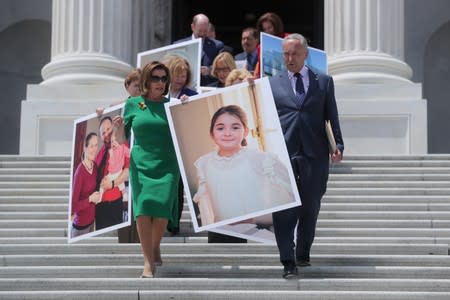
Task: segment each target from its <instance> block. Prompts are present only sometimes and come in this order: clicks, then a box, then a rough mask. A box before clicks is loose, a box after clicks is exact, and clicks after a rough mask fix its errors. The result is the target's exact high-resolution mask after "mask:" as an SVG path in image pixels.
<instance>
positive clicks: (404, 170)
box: [330, 165, 450, 174]
mask: <svg viewBox="0 0 450 300" xmlns="http://www.w3.org/2000/svg"><path fill="white" fill-rule="evenodd" d="M330 173H331V174H450V167H391V168H389V167H373V166H372V167H361V166H360V167H352V166H349V165H345V166H339V167H337V166H335V167H332V168H331V169H330Z"/></svg>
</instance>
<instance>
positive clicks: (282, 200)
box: [193, 105, 294, 226]
mask: <svg viewBox="0 0 450 300" xmlns="http://www.w3.org/2000/svg"><path fill="white" fill-rule="evenodd" d="M209 132H210V137H211V139H212V140H213V141H214V144H215V145H216V147H217V149H216V150H214V151H212V152H209V153H207V154H205V155H203V156H201V157H200V158H199V159H198V160H197V161H196V162H195V167H196V170H197V176H198V190H197V193H196V194H195V195H194V197H193V201H194V202H195V203H196V204H197V205H198V208H199V211H200V218H201V223H202V226H205V225H209V224H213V223H216V222H219V221H222V220H226V219H232V218H236V217H238V216H240V215H243V214H251V213H254V212H258V211H260V210H264V209H268V208H271V207H273V206H276V205H282V204H286V203H289V202H292V201H293V199H294V195H293V193H292V188H291V183H290V179H289V173H288V170H287V168H286V166H285V165H284V164H283V163H282V162H281V161H280V160H279V158H278V157H277V156H276V154H274V153H270V152H262V151H259V150H258V149H255V148H248V147H247V141H246V137H247V135H248V133H249V128H248V126H247V115H246V113H245V111H244V110H243V109H242V108H241V107H239V106H238V105H227V106H223V107H221V108H220V109H218V110H217V111H216V112H215V114H214V115H213V117H212V119H211V124H210V130H209Z"/></svg>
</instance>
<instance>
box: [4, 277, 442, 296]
mask: <svg viewBox="0 0 450 300" xmlns="http://www.w3.org/2000/svg"><path fill="white" fill-rule="evenodd" d="M11 286H14V287H15V291H27V290H31V291H36V292H37V291H42V290H45V289H48V290H52V291H66V290H78V291H82V290H111V291H113V290H141V291H143V290H144V291H145V290H168V291H174V290H176V289H179V290H188V291H189V290H194V291H195V290H203V289H206V290H227V291H228V290H230V291H232V290H247V289H249V288H253V289H254V290H259V291H270V290H277V291H297V290H301V291H308V290H309V291H378V290H385V291H403V292H405V293H407V291H410V292H412V291H422V292H425V291H427V292H450V280H448V279H426V278H420V279H414V278H412V279H403V278H402V279H398V278H389V279H383V278H369V279H368V278H351V279H347V278H333V279H327V278H318V279H315V278H302V279H298V280H284V279H278V278H269V279H259V278H247V279H245V280H243V279H233V278H226V279H223V278H190V279H189V280H186V279H184V278H154V279H153V280H142V279H136V278H95V280H93V281H86V280H85V279H84V278H45V279H36V278H20V279H9V278H1V279H0V291H9V290H10V289H11ZM0 295H1V294H0ZM277 298H279V297H277ZM2 299H3V298H2ZM89 299H91V298H89ZM127 299H128V298H127ZM380 299H381V298H380Z"/></svg>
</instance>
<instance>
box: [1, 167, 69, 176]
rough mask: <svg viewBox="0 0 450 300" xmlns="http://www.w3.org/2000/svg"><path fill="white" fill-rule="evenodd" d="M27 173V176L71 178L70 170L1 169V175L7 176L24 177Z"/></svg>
mask: <svg viewBox="0 0 450 300" xmlns="http://www.w3.org/2000/svg"><path fill="white" fill-rule="evenodd" d="M25 172H26V174H27V175H47V174H52V175H61V176H66V177H67V176H70V168H32V167H31V168H26V169H24V168H0V174H1V175H6V176H8V175H9V176H15V175H19V176H21V175H23V174H24V173H25Z"/></svg>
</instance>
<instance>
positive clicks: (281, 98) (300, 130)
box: [269, 33, 344, 278]
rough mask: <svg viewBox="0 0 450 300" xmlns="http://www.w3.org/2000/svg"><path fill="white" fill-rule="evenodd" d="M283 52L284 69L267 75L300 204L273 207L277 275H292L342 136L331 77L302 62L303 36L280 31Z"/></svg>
mask: <svg viewBox="0 0 450 300" xmlns="http://www.w3.org/2000/svg"><path fill="white" fill-rule="evenodd" d="M283 55H284V62H285V64H286V67H287V69H288V71H284V72H280V73H278V74H276V75H274V76H273V77H271V78H270V79H269V80H270V85H271V88H272V92H273V96H274V100H275V104H276V107H277V112H278V116H279V118H280V123H281V127H282V130H283V134H284V139H285V142H286V145H287V149H288V152H289V156H290V159H291V164H292V168H293V170H294V175H295V177H296V180H297V188H298V191H299V194H300V198H301V201H302V205H301V206H297V207H294V208H290V209H286V210H283V211H279V212H275V213H273V224H274V231H275V238H276V242H277V246H278V250H279V252H280V261H281V263H282V264H283V266H284V271H283V278H293V277H296V276H297V274H298V270H297V266H301V267H304V266H309V265H310V250H311V245H312V243H313V240H314V235H315V230H316V223H317V217H318V215H319V210H320V203H321V199H322V196H323V194H324V193H325V191H326V188H327V181H328V173H329V160H330V158H331V161H333V162H339V161H341V160H342V154H343V151H344V141H343V139H342V134H341V129H340V125H339V116H338V111H337V105H336V99H335V96H334V83H333V78H332V77H330V76H328V75H325V74H321V73H318V72H315V71H313V70H311V69H310V68H308V67H307V66H305V64H304V62H305V59H306V57H307V56H308V43H307V41H306V39H305V38H304V37H303V36H302V35H300V34H297V33H293V34H290V35H288V36H287V37H285V38H284V40H283ZM325 120H330V122H331V126H332V128H333V134H334V137H335V140H336V144H337V149H336V151H335V152H334V153H330V152H329V148H328V140H327V135H326V131H325ZM297 224H298V225H297ZM295 230H297V237H296V242H295V239H294V231H295Z"/></svg>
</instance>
